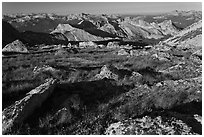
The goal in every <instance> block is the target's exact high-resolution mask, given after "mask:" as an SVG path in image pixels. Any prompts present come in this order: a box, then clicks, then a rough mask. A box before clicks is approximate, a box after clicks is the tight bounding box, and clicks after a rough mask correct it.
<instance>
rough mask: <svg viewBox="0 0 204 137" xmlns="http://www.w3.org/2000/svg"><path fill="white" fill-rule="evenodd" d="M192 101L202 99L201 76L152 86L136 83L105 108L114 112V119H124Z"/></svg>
mask: <svg viewBox="0 0 204 137" xmlns="http://www.w3.org/2000/svg"><path fill="white" fill-rule="evenodd" d="M193 101H195V102H201V101H202V78H201V77H197V78H191V79H184V80H176V81H173V80H167V81H163V82H160V83H157V84H156V85H155V86H153V87H152V88H149V87H148V86H145V85H138V86H136V87H135V88H134V89H132V90H130V91H129V92H127V93H124V94H122V95H121V96H119V97H118V98H117V99H114V100H112V101H110V102H109V105H108V106H107V109H111V111H113V112H114V113H113V114H114V116H113V117H114V119H117V120H124V119H127V118H129V117H137V116H140V115H143V114H144V113H147V112H152V110H154V109H172V108H173V107H176V106H179V105H182V104H186V103H190V102H193Z"/></svg>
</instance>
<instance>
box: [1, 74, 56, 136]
mask: <svg viewBox="0 0 204 137" xmlns="http://www.w3.org/2000/svg"><path fill="white" fill-rule="evenodd" d="M56 81H57V80H55V79H52V78H51V79H47V80H46V82H45V83H44V84H42V85H40V86H38V87H37V88H35V89H33V90H31V91H30V92H29V93H27V94H26V97H24V98H23V99H21V100H19V101H16V102H15V103H14V104H13V105H11V106H9V107H7V108H5V109H4V110H3V112H2V119H3V120H2V133H3V134H5V133H6V132H7V131H8V130H9V129H10V128H12V127H13V126H14V125H16V124H20V123H22V122H23V121H24V120H25V119H26V118H28V116H30V115H31V114H32V113H33V112H34V110H35V109H36V108H38V107H40V106H41V104H42V103H43V102H44V101H45V100H46V99H47V98H48V97H49V96H50V95H51V94H52V92H53V90H54V87H55V85H56Z"/></svg>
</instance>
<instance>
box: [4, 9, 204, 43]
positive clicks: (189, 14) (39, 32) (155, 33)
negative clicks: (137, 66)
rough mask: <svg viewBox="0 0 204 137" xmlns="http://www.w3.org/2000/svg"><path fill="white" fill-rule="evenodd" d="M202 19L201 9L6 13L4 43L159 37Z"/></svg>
mask: <svg viewBox="0 0 204 137" xmlns="http://www.w3.org/2000/svg"><path fill="white" fill-rule="evenodd" d="M201 19H202V13H201V12H200V11H173V12H170V13H165V14H161V15H141V16H140V15H137V16H128V15H106V14H102V15H91V14H85V13H82V14H70V15H55V14H46V13H40V14H34V13H33V14H15V15H14V14H12V15H3V23H2V25H3V46H5V44H8V43H9V42H12V41H13V40H15V39H17V38H18V39H23V41H26V42H28V43H32V44H40V43H47V44H50V43H52V44H53V43H67V42H68V41H104V40H110V39H120V40H126V41H142V40H144V39H154V40H159V39H162V38H165V37H169V36H173V35H176V34H177V33H178V32H179V31H180V30H182V29H184V28H186V27H188V26H190V25H191V24H193V23H195V22H198V21H199V20H201ZM8 30H9V31H8Z"/></svg>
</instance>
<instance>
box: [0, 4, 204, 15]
mask: <svg viewBox="0 0 204 137" xmlns="http://www.w3.org/2000/svg"><path fill="white" fill-rule="evenodd" d="M173 10H200V11H202V3H201V2H3V3H2V13H3V14H7V13H8V14H10V13H56V14H63V15H65V14H71V13H73V14H75V13H91V14H103V13H104V14H140V13H164V12H169V11H173Z"/></svg>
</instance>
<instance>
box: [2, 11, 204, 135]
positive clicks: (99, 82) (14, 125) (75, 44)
mask: <svg viewBox="0 0 204 137" xmlns="http://www.w3.org/2000/svg"><path fill="white" fill-rule="evenodd" d="M186 19H188V21H185V20H186ZM3 20H4V21H3V28H2V29H3V43H4V47H3V49H2V54H3V56H2V71H3V73H2V82H3V83H2V131H3V134H41V135H42V134H55V135H56V134H77V135H86V134H100V135H101V134H102V135H141V134H151V135H154V134H156V135H158V134H162V135H195V134H202V21H201V13H200V12H195V11H191V12H190V11H189V12H184V11H182V12H180V11H174V12H171V13H168V14H162V15H157V16H152V15H151V16H139V15H138V16H130V15H123V16H119V15H100V16H99V15H90V14H80V15H69V16H58V15H54V14H29V15H22V14H21V15H5V16H4V18H3ZM33 24H35V25H33ZM42 24H43V25H42ZM46 24H49V25H50V26H49V25H46ZM178 24H180V26H179V25H178ZM40 27H43V29H42V28H40ZM6 30H11V31H6ZM9 32H11V33H9Z"/></svg>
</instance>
